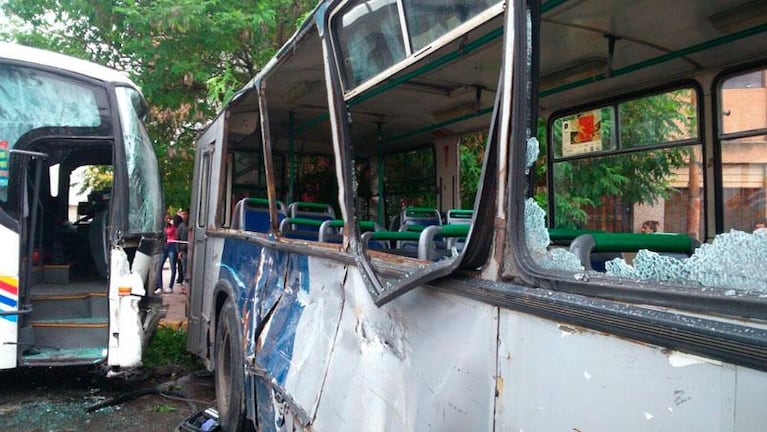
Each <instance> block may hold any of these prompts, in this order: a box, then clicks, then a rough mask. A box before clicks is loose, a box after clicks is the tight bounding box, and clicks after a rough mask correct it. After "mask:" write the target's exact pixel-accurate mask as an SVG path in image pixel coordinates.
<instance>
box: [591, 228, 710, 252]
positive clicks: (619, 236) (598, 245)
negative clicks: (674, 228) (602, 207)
mask: <svg viewBox="0 0 767 432" xmlns="http://www.w3.org/2000/svg"><path fill="white" fill-rule="evenodd" d="M591 235H592V236H593V237H594V249H593V250H592V251H593V252H637V251H639V250H640V249H649V250H651V251H656V252H677V253H685V254H691V253H692V252H693V251H694V250H695V247H696V246H697V245H698V242H697V241H696V240H693V239H692V238H691V237H690V236H688V235H687V234H676V233H655V234H643V233H604V232H603V233H591Z"/></svg>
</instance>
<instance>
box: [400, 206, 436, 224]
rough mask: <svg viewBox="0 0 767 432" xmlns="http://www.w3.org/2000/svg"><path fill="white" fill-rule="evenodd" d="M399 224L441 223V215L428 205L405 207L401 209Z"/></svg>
mask: <svg viewBox="0 0 767 432" xmlns="http://www.w3.org/2000/svg"><path fill="white" fill-rule="evenodd" d="M401 225H402V227H406V226H409V225H421V226H430V225H442V216H440V214H439V211H437V209H434V208H430V207H405V208H404V209H403V210H402V216H401ZM400 229H402V228H400Z"/></svg>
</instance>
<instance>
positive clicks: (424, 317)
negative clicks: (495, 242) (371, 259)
mask: <svg viewBox="0 0 767 432" xmlns="http://www.w3.org/2000/svg"><path fill="white" fill-rule="evenodd" d="M345 291H346V301H345V302H344V307H343V315H342V317H341V325H340V328H339V332H338V336H337V340H336V344H335V348H334V350H333V353H332V359H331V363H330V368H329V370H328V373H327V379H326V382H325V385H324V388H323V392H322V397H321V399H320V404H319V408H318V410H317V414H316V416H315V419H314V425H313V427H314V429H315V430H332V431H336V432H340V431H362V430H370V431H392V432H395V431H396V432H402V431H421V430H430V429H431V430H436V431H447V430H455V431H482V430H491V429H492V424H493V404H494V400H493V399H494V394H495V379H494V376H495V370H496V369H495V367H496V342H497V339H496V338H497V308H495V307H492V306H490V305H487V304H483V303H480V302H476V301H472V300H469V299H466V298H462V297H459V296H455V295H451V294H447V293H444V292H438V291H433V290H426V289H423V288H417V289H415V290H413V291H412V292H410V293H408V295H405V296H401V297H399V298H397V299H394V300H392V301H391V302H390V303H388V304H386V306H384V307H382V308H378V307H376V306H375V304H374V303H373V301H372V299H371V298H370V295H369V294H368V291H367V289H366V287H365V284H364V282H363V280H362V277H361V276H360V274H359V272H358V271H357V270H356V268H350V269H349V276H348V278H347V281H346V284H345Z"/></svg>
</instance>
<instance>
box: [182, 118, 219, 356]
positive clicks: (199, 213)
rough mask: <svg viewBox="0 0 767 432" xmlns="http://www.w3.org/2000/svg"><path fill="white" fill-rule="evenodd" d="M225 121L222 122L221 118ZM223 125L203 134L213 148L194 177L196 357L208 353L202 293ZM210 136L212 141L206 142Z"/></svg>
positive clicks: (191, 345) (192, 342)
mask: <svg viewBox="0 0 767 432" xmlns="http://www.w3.org/2000/svg"><path fill="white" fill-rule="evenodd" d="M221 120H222V119H221ZM222 123H223V122H219V121H216V122H214V123H213V124H212V125H211V127H210V128H209V129H208V131H207V132H206V133H205V135H203V138H202V139H201V140H200V142H201V143H204V142H208V143H210V144H209V148H208V149H205V150H203V151H198V152H197V155H198V156H197V160H196V161H195V165H196V169H195V171H194V172H195V174H194V186H193V190H194V192H193V194H194V195H193V197H192V209H191V212H190V215H189V217H190V226H191V228H192V236H191V238H190V242H192V244H190V246H191V247H189V248H188V250H189V251H190V253H192V256H191V268H190V269H189V275H190V279H189V290H190V293H189V334H188V335H187V349H188V350H189V351H190V352H192V353H195V354H200V355H202V356H203V357H204V354H205V353H204V351H205V349H206V347H207V343H206V335H205V334H204V333H203V332H202V331H201V328H202V326H201V325H200V324H201V323H202V322H204V321H205V317H204V311H206V310H210V309H209V308H206V307H205V306H206V305H205V304H204V302H205V300H206V299H207V298H208V297H209V296H208V295H206V294H208V293H204V294H205V295H204V294H203V293H202V291H203V290H204V289H205V287H206V286H208V284H206V283H205V277H206V275H207V274H208V273H209V270H210V269H208V268H206V265H207V264H206V263H208V262H210V261H209V260H208V259H207V242H206V232H205V231H206V227H207V226H208V224H209V223H210V222H212V221H213V218H214V217H215V214H211V212H210V203H215V200H212V199H211V197H210V195H211V193H212V191H211V187H212V186H211V185H213V184H215V183H214V182H212V181H211V167H212V163H213V162H212V161H213V156H214V149H215V142H216V140H217V139H219V138H220V137H219V134H220V132H222V131H223V128H221V127H220V126H219V125H221V124H222ZM208 137H210V138H209V139H208V140H203V139H205V138H208Z"/></svg>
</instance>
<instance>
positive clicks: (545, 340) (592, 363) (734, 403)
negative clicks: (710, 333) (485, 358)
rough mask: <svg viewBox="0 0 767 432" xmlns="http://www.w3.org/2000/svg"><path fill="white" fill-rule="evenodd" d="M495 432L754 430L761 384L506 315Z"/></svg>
mask: <svg viewBox="0 0 767 432" xmlns="http://www.w3.org/2000/svg"><path fill="white" fill-rule="evenodd" d="M499 341H500V344H499V353H498V365H499V371H498V376H499V378H498V401H497V411H496V421H495V424H496V430H498V431H504V430H508V431H514V432H517V431H521V430H524V431H555V430H567V431H576V430H578V431H607V430H643V431H644V430H647V431H654V430H679V431H682V430H689V431H693V430H694V431H746V430H762V429H763V428H764V425H765V424H767V410H764V406H765V404H767V376H765V375H764V374H763V373H758V372H755V371H753V370H750V369H746V368H743V367H736V366H733V365H728V364H722V363H720V362H717V361H713V360H708V359H703V358H700V357H696V356H692V355H688V354H684V353H680V352H676V351H669V350H667V349H662V348H659V347H656V346H652V345H647V344H642V343H638V342H632V341H630V340H627V339H621V338H617V337H614V336H610V335H607V334H602V333H598V332H594V331H590V330H586V329H583V328H580V327H574V326H565V325H561V324H557V323H555V322H552V321H548V320H544V319H541V318H537V317H534V316H531V315H525V314H522V313H518V312H513V311H509V310H501V313H500V337H499Z"/></svg>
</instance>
